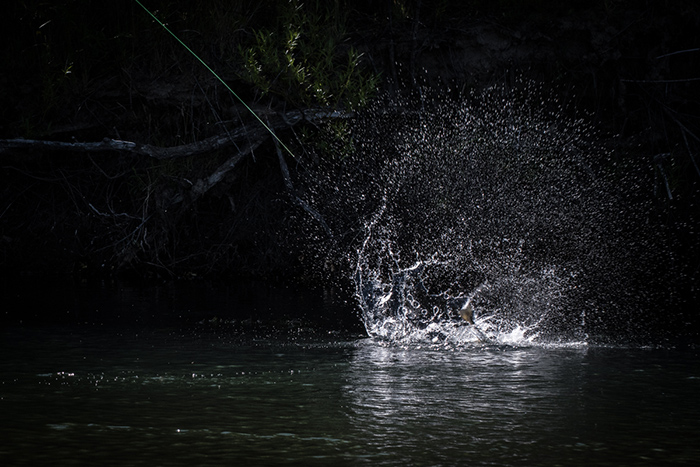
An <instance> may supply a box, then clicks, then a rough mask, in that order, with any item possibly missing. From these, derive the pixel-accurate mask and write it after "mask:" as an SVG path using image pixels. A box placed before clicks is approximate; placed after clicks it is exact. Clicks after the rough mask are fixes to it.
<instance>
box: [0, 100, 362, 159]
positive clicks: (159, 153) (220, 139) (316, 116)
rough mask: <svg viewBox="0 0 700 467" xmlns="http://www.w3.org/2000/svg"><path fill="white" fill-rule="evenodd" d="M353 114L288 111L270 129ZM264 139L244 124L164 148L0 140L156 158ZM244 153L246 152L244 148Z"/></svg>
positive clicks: (16, 145) (4, 147) (8, 146)
mask: <svg viewBox="0 0 700 467" xmlns="http://www.w3.org/2000/svg"><path fill="white" fill-rule="evenodd" d="M351 116H352V114H351V113H347V112H340V111H332V110H321V109H311V110H306V111H304V112H302V111H300V110H293V111H290V112H286V113H285V114H279V115H277V118H275V119H274V120H272V122H271V124H270V129H272V130H279V129H283V128H287V127H290V126H293V125H296V124H297V123H299V122H300V121H302V120H304V121H308V122H311V123H315V122H318V121H321V120H324V119H337V118H349V117H351ZM259 138H262V140H264V139H265V138H267V130H265V129H264V128H263V127H262V126H261V125H259V124H257V123H254V124H252V125H250V126H246V125H243V126H241V127H239V128H236V129H235V130H233V131H227V132H225V133H223V134H218V135H214V136H211V137H209V138H206V139H203V140H201V141H196V142H194V143H190V144H183V145H180V146H173V147H169V148H163V147H160V146H153V145H151V144H143V143H136V142H132V141H123V140H119V139H111V138H105V139H103V140H102V141H99V142H88V143H80V142H65V141H44V140H35V139H21V138H20V139H2V140H0V154H1V153H4V152H8V151H11V150H13V149H14V150H22V149H24V150H29V149H31V150H46V151H71V152H103V151H125V152H130V153H133V154H139V155H143V156H148V157H153V158H156V159H177V158H180V157H187V156H196V155H199V154H204V153H208V152H211V151H214V150H216V149H220V148H223V147H227V146H230V145H233V144H234V143H235V142H236V141H241V140H246V139H247V140H249V141H251V143H253V144H255V142H256V141H257V140H258V139H259ZM242 152H243V151H242Z"/></svg>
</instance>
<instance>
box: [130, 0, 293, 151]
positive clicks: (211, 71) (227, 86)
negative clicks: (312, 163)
mask: <svg viewBox="0 0 700 467" xmlns="http://www.w3.org/2000/svg"><path fill="white" fill-rule="evenodd" d="M134 1H135V2H136V3H137V4H138V5H139V6H140V7H141V8H143V9H144V10H145V11H146V13H148V14H149V15H150V16H151V18H153V19H154V20H155V21H156V22H157V23H158V24H160V25H161V26H162V27H163V29H165V30H166V31H168V33H170V35H171V36H173V37H174V38H175V40H177V41H178V42H179V43H180V44H181V45H182V46H183V47H184V48H185V49H187V51H188V52H189V53H191V54H192V56H193V57H194V58H196V59H197V60H199V62H200V63H201V64H202V65H204V67H205V68H206V69H207V70H209V72H210V73H211V74H212V75H214V76H215V77H216V79H218V80H219V81H220V82H221V84H223V85H224V87H225V88H226V89H228V90H229V92H230V93H231V94H233V95H234V96H235V98H236V99H238V101H239V102H240V103H241V104H243V105H244V106H245V108H246V109H248V111H249V112H250V113H251V114H253V116H254V117H255V118H256V119H257V120H258V121H259V122H260V124H262V126H263V127H265V129H266V130H267V131H269V132H270V134H271V135H272V137H273V138H275V140H277V142H279V144H280V145H282V147H283V148H284V149H286V150H287V152H288V153H289V154H290V155H291V156H292V157H294V153H293V152H292V151H291V150H290V149H289V148H288V147H287V145H286V144H284V142H282V140H281V139H279V137H278V136H277V135H276V134H275V132H274V131H272V129H271V128H270V127H269V126H268V125H267V124H265V122H263V121H262V119H261V118H260V117H259V116H258V114H256V113H255V112H254V111H253V109H251V108H250V106H248V104H246V103H245V101H244V100H243V99H241V98H240V97H239V96H238V94H236V93H235V92H234V91H233V89H231V87H230V86H229V85H228V84H226V82H225V81H224V80H223V79H222V78H221V77H220V76H219V75H218V74H216V72H215V71H214V70H212V69H211V67H210V66H209V65H207V63H206V62H205V61H204V60H202V59H201V58H200V57H199V55H197V54H196V53H194V51H193V50H192V49H190V48H189V47H188V46H187V44H185V43H184V42H183V41H182V40H181V39H180V38H179V37H177V35H175V33H174V32H172V31H171V30H170V29H168V27H167V26H166V25H165V24H164V23H163V22H162V21H161V20H159V19H158V17H157V16H156V15H154V14H153V13H152V12H151V10H149V9H148V8H146V7H145V6H144V4H143V3H141V2H140V1H139V0H134Z"/></svg>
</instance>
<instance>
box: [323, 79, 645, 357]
mask: <svg viewBox="0 0 700 467" xmlns="http://www.w3.org/2000/svg"><path fill="white" fill-rule="evenodd" d="M429 95H430V94H429V93H428V92H422V93H420V95H419V96H414V97H408V98H391V99H387V100H385V101H383V102H380V103H378V104H377V105H376V106H375V107H373V108H372V109H369V110H368V111H366V112H364V113H363V114H361V115H360V116H359V117H358V119H357V121H356V122H355V126H354V129H353V140H354V144H355V148H356V152H355V154H354V155H352V156H348V157H347V158H346V160H344V161H342V162H341V163H340V164H336V168H335V170H336V171H335V172H333V173H329V174H326V177H325V179H326V181H327V184H326V187H327V188H326V191H325V192H323V193H321V192H320V190H318V189H317V193H312V194H311V195H314V194H315V195H317V197H318V198H317V199H324V200H326V201H327V202H328V204H327V206H326V211H325V212H326V214H325V215H326V219H327V220H328V219H330V220H331V223H332V224H333V228H334V230H335V231H347V232H359V235H356V236H355V237H354V238H355V239H356V240H357V243H356V246H355V247H353V248H352V249H351V251H352V253H351V254H350V255H349V259H350V263H351V264H352V269H353V279H354V283H355V291H356V296H357V299H358V302H359V305H360V308H361V310H362V319H363V322H364V324H365V327H366V330H367V332H368V334H369V335H370V336H373V337H376V338H378V339H380V340H382V341H385V342H388V343H397V344H404V343H409V344H410V343H417V344H421V343H427V344H434V345H442V343H447V344H449V345H491V344H507V345H543V344H544V345H578V344H581V343H585V342H586V341H587V340H588V338H589V331H590V329H591V323H592V322H596V320H598V319H600V317H601V316H604V315H605V314H606V313H607V316H610V315H613V314H615V313H619V310H621V309H623V308H627V309H630V308H632V309H633V308H634V305H633V303H634V300H633V299H636V297H637V296H639V295H640V294H639V290H640V287H639V285H640V284H643V283H644V280H645V278H646V277H650V276H651V275H652V273H651V272H649V271H652V269H653V268H652V267H651V265H653V263H654V261H657V259H656V258H655V257H654V253H648V252H649V251H652V252H653V251H654V249H653V248H649V247H650V245H653V244H654V242H649V241H647V240H648V239H649V237H645V235H646V234H645V235H642V234H640V232H642V230H643V225H644V222H645V219H646V218H647V214H646V213H647V212H648V206H647V205H645V204H644V203H641V202H636V201H635V202H630V201H629V199H630V197H632V196H634V195H631V193H633V192H634V190H635V188H638V187H639V184H640V181H639V179H638V178H635V175H634V174H632V172H631V171H629V170H626V169H624V170H621V169H619V168H618V167H617V164H616V161H615V160H614V157H615V156H614V154H613V153H611V152H610V151H608V150H606V149H604V148H603V147H602V145H601V144H600V143H599V138H598V136H597V135H596V133H595V131H594V129H593V127H592V126H591V125H590V124H589V123H587V122H586V120H584V119H579V118H574V117H571V115H572V113H571V112H570V111H569V110H567V109H565V108H564V107H563V106H562V105H560V104H559V103H558V102H557V100H556V99H555V98H554V97H552V95H551V94H549V93H548V92H547V91H546V90H544V89H543V87H542V86H540V85H537V84H535V83H531V82H523V83H520V84H519V85H518V86H515V87H506V86H495V87H492V88H489V89H486V90H485V91H483V92H479V93H474V94H472V95H469V96H466V97H463V98H457V99H449V98H447V97H446V96H445V95H435V96H434V98H430V97H429ZM320 185H322V184H317V186H320ZM312 191H313V190H312ZM358 220H359V221H358ZM358 224H359V225H358ZM645 242H646V243H645ZM640 252H644V253H645V254H640ZM640 271H642V272H640ZM467 302H469V303H470V304H471V305H472V306H473V308H474V310H475V326H468V325H466V323H465V322H463V321H462V320H461V319H460V318H459V309H460V308H461V307H463V306H465V304H466V303H467ZM629 322H634V320H630V321H629ZM626 325H627V324H624V325H623V326H626ZM593 328H595V326H593Z"/></svg>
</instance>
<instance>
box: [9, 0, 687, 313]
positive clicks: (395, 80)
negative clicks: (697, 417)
mask: <svg viewBox="0 0 700 467" xmlns="http://www.w3.org/2000/svg"><path fill="white" fill-rule="evenodd" d="M11 3H12V4H11V5H10V6H8V7H7V9H8V11H6V12H5V14H4V15H3V19H2V21H3V22H4V23H5V24H3V27H2V31H3V34H5V35H6V37H5V38H4V40H3V43H4V44H5V46H4V47H3V49H2V52H1V53H2V60H0V112H1V114H0V138H3V141H2V142H1V143H0V160H1V161H2V164H0V166H1V167H0V177H1V180H2V182H1V183H0V261H1V263H2V274H3V275H4V276H5V277H14V276H19V275H44V274H76V275H77V276H79V277H95V276H104V277H107V276H109V277H113V276H120V275H130V276H135V277H140V278H157V279H172V278H193V277H225V276H245V277H258V278H264V279H268V280H269V279H276V278H284V279H285V280H294V281H306V282H317V281H319V280H326V281H333V280H336V279H337V278H338V277H347V276H345V275H343V274H342V271H343V270H344V269H345V268H347V266H348V265H347V264H345V263H344V260H345V258H343V257H337V256H336V255H335V253H334V252H337V250H333V249H328V250H320V249H319V250H315V249H314V248H315V247H313V248H309V245H314V244H315V245H320V244H322V243H323V241H324V239H326V238H328V239H330V237H331V236H333V237H334V241H335V242H336V243H337V242H341V243H342V242H345V243H344V244H345V245H346V246H347V245H350V244H351V242H352V239H353V238H355V237H356V233H353V232H333V231H332V229H330V228H329V227H328V224H327V220H326V219H323V218H322V217H321V216H320V215H319V214H318V212H316V211H315V209H314V208H313V203H311V200H308V199H306V198H305V194H304V193H303V192H301V191H298V190H299V186H297V184H296V181H297V180H298V179H299V178H298V177H299V176H300V174H301V173H302V172H303V171H304V170H305V168H306V167H309V166H313V165H314V164H318V163H320V161H323V162H324V163H329V164H333V161H341V160H343V155H344V154H348V152H351V151H353V150H354V148H353V141H352V136H351V133H350V123H349V119H351V118H352V116H353V115H354V112H362V109H363V106H364V105H366V104H367V103H368V102H370V101H371V100H372V99H373V98H375V97H376V96H377V95H378V94H381V93H388V94H389V95H392V94H397V93H402V92H404V91H405V90H409V91H411V90H415V89H417V88H419V87H421V86H427V87H429V88H432V89H444V95H445V97H446V98H448V97H451V96H454V95H456V94H458V93H460V92H467V91H469V90H471V89H478V88H481V87H484V86H487V85H490V84H494V83H501V84H505V85H508V83H510V82H511V81H512V80H513V79H514V77H515V76H516V75H518V76H525V77H526V78H528V79H533V80H537V81H541V82H545V83H548V84H549V83H551V87H552V89H553V90H554V91H555V92H556V93H557V94H558V95H559V96H560V99H561V100H562V101H563V102H567V103H569V104H570V107H571V108H574V109H578V111H585V112H588V113H589V114H590V116H591V118H592V119H593V120H594V122H595V123H596V125H597V126H598V127H599V128H600V129H601V130H602V132H603V134H604V135H607V138H608V140H607V143H606V144H608V145H609V146H611V147H612V148H614V149H615V151H616V154H618V156H617V157H618V160H617V161H616V163H617V164H618V170H624V171H627V170H629V171H638V172H639V173H640V183H641V184H643V185H644V187H643V190H642V192H644V193H645V196H649V197H652V198H653V199H654V200H655V209H656V212H654V213H650V222H651V223H652V224H653V228H658V229H663V230H665V231H667V238H668V242H669V244H672V245H673V248H674V251H676V255H675V257H676V260H677V263H678V264H676V265H673V267H675V268H676V269H678V270H679V274H678V277H679V278H680V279H679V281H682V284H679V288H678V290H680V291H683V292H682V293H683V294H689V295H688V296H687V299H688V300H689V303H692V301H693V300H697V298H698V297H697V283H698V279H699V278H700V272H699V271H698V268H699V267H700V248H699V242H698V233H697V228H696V225H697V216H698V207H697V202H698V182H700V156H699V155H698V148H699V147H700V107H699V104H700V102H699V99H700V68H699V67H698V64H699V63H700V36H698V34H697V31H698V30H700V6H698V4H697V2H695V1H692V0H678V1H651V0H649V1H641V2H640V1H632V0H592V1H585V2H584V1H571V2H560V1H550V0H529V1H513V0H490V1H485V0H471V1H457V0H443V1H435V2H424V1H423V2H422V1H421V0H385V1H347V0H335V1H300V0H299V1H296V0H292V1H289V0H279V1H269V2H260V1H239V2H227V1H207V2H203V1H200V2H196V1H194V2H193V1H158V0H152V1H145V2H144V4H145V6H146V7H148V8H149V9H150V10H151V11H153V12H154V13H155V15H156V16H157V17H158V18H159V19H160V20H162V21H163V22H164V23H166V24H167V26H168V27H169V28H170V29H171V30H172V31H173V32H174V33H175V34H176V35H177V36H178V37H180V38H181V39H182V40H183V41H184V42H185V43H186V44H187V45H188V46H189V47H190V48H191V49H192V50H193V51H194V52H195V53H196V54H197V55H198V56H200V57H201V58H202V60H204V62H206V63H207V64H208V65H209V66H210V67H211V68H212V69H213V70H214V71H215V72H216V73H217V74H218V75H219V76H220V77H221V78H222V79H223V80H224V81H225V82H226V83H227V85H228V86H230V88H231V89H232V90H234V91H235V92H236V93H237V94H238V95H239V96H240V97H241V98H242V100H243V101H244V102H245V103H246V104H247V105H249V106H251V107H252V108H253V109H254V110H255V112H256V113H257V114H258V115H259V116H260V117H261V118H262V119H263V120H264V121H266V122H267V124H268V125H270V126H271V127H272V129H273V130H274V131H275V133H276V134H277V136H279V138H280V139H281V140H282V141H283V143H284V145H285V146H286V147H288V148H289V149H290V150H291V153H293V156H292V155H290V154H289V153H288V152H286V151H285V150H284V149H282V148H280V147H279V145H278V144H277V143H276V142H275V140H274V139H273V138H272V137H271V136H270V133H269V132H268V131H267V130H265V129H264V128H262V126H261V124H260V123H259V122H258V121H257V120H255V119H254V118H253V116H252V114H251V113H250V112H249V110H248V109H246V108H245V107H244V105H243V104H242V103H241V102H240V101H239V100H237V99H236V97H235V96H234V95H232V94H231V92H229V90H227V89H226V88H225V87H224V85H223V84H222V83H221V82H219V81H218V80H217V78H216V77H215V76H213V74H212V73H211V72H210V71H208V70H207V69H206V68H205V67H204V66H203V65H202V64H201V63H200V62H199V61H198V60H197V59H196V58H195V57H193V56H192V55H191V54H190V53H189V52H188V51H187V50H185V48H184V47H183V46H182V45H181V44H179V43H178V42H177V41H176V40H175V39H174V38H173V37H172V36H171V35H169V34H168V33H167V32H166V31H165V30H164V29H163V28H162V27H161V26H160V25H159V24H157V23H156V22H154V21H153V19H152V18H151V17H150V16H149V15H148V14H147V13H146V12H145V11H144V10H143V9H142V8H141V7H140V6H139V5H138V4H137V3H136V2H134V1H130V0H119V1H112V2H90V1H81V0H74V1H68V0H66V1H61V2H39V1H36V0H27V1H17V2H11ZM331 112H335V113H331ZM20 138H22V139H25V140H31V141H32V142H28V141H27V142H18V141H16V140H17V139H20ZM10 140H12V141H10ZM36 141H51V142H55V143H56V144H54V145H53V146H52V147H46V146H40V145H38V143H36ZM101 141H104V147H102V148H94V147H93V148H90V147H81V145H80V144H81V143H99V142H101ZM115 141H127V142H133V143H136V144H135V145H133V146H132V147H130V148H116V147H115V146H114V145H113V144H114V142H115ZM58 142H64V143H77V144H76V145H75V147H74V149H73V150H66V148H65V147H61V146H59V145H58ZM25 143H26V144H25ZM110 145H112V146H110ZM144 145H148V147H147V148H146V149H148V148H157V149H158V151H156V152H157V155H154V153H149V152H148V150H143V146H144ZM139 148H141V149H139ZM313 201H314V203H316V204H321V205H322V204H323V200H313ZM310 238H314V239H315V242H309V241H307V240H309V239H310ZM339 239H340V240H339ZM332 278H334V279H332ZM679 293H680V292H679ZM679 325H682V323H679Z"/></svg>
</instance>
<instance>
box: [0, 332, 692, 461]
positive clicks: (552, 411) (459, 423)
mask: <svg viewBox="0 0 700 467" xmlns="http://www.w3.org/2000/svg"><path fill="white" fill-rule="evenodd" d="M0 337H1V338H2V340H1V341H0V342H1V343H2V345H1V347H2V348H1V349H0V350H2V356H1V357H0V375H1V376H0V410H1V411H2V417H1V418H0V440H1V441H0V462H1V463H2V465H37V464H40V465H48V464H51V465H74V464H94V465H108V464H120V465H123V464H129V465H231V464H240V465H299V464H302V465H328V464H330V463H332V464H337V465H357V464H363V463H364V464H368V465H459V464H471V465H485V464H489V465H555V464H560V465H662V464H681V465H682V464H686V465H691V464H692V465H695V464H696V463H697V461H698V460H700V447H698V445H697V443H696V439H695V438H696V437H697V433H698V432H700V406H699V405H698V404H697V403H696V402H695V397H696V395H697V394H699V393H700V363H698V358H697V355H696V353H693V352H685V353H684V352H674V351H662V350H640V349H605V348H585V347H584V348H563V349H561V348H560V349H556V348H537V347H532V348H512V347H475V348H462V349H452V350H435V349H432V350H430V349H411V348H393V347H385V346H382V345H380V344H379V343H377V342H376V341H373V340H371V339H359V340H350V341H343V342H329V341H327V340H322V339H319V338H314V339H313V340H309V341H306V342H299V341H298V340H297V341H296V342H292V341H287V340H274V341H271V340H264V341H257V340H247V341H243V340H240V339H238V338H231V337H230V336H222V335H215V334H210V335H198V336H196V337H192V336H189V337H188V336H183V335H174V334H169V333H159V332H155V331H140V332H138V333H137V332H135V331H131V332H122V333H120V334H115V333H109V332H106V331H95V330H94V329H92V328H91V329H86V328H81V327H69V328H54V329H43V330H42V329H39V328H30V329H26V328H24V329H23V328H14V329H9V330H5V331H3V332H2V334H0Z"/></svg>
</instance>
